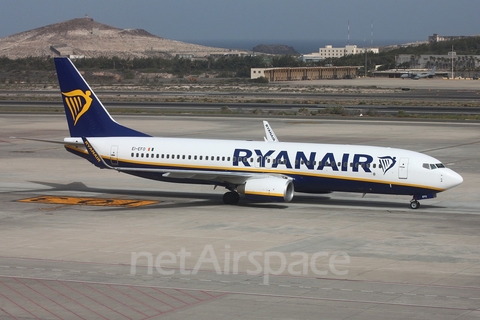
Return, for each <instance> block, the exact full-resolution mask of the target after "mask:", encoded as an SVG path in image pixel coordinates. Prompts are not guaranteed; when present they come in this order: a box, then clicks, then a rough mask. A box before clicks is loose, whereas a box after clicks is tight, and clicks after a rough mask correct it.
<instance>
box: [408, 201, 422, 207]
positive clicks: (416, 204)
mask: <svg viewBox="0 0 480 320" xmlns="http://www.w3.org/2000/svg"><path fill="white" fill-rule="evenodd" d="M410 208H411V209H418V208H420V202H418V201H417V200H414V201H410Z"/></svg>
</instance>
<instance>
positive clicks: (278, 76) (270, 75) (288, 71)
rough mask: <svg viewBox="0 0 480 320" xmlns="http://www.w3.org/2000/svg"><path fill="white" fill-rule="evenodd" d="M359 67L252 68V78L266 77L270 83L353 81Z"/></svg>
mask: <svg viewBox="0 0 480 320" xmlns="http://www.w3.org/2000/svg"><path fill="white" fill-rule="evenodd" d="M357 69H358V67H353V66H341V67H333V66H332V67H300V68H252V69H251V70H250V78H251V79H257V78H260V77H265V78H267V79H268V81H270V82H275V81H300V80H320V79H353V78H355V77H356V76H357Z"/></svg>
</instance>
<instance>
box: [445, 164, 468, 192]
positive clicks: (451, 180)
mask: <svg viewBox="0 0 480 320" xmlns="http://www.w3.org/2000/svg"><path fill="white" fill-rule="evenodd" d="M443 179H444V182H445V184H446V187H447V189H450V188H453V187H456V186H458V185H459V184H461V183H462V182H463V178H462V176H461V175H459V174H458V173H456V172H455V171H453V170H451V169H448V171H446V172H445V174H444V176H443Z"/></svg>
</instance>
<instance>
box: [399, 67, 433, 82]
mask: <svg viewBox="0 0 480 320" xmlns="http://www.w3.org/2000/svg"><path fill="white" fill-rule="evenodd" d="M435 70H437V67H433V69H432V70H431V71H430V72H422V73H413V72H408V73H404V74H402V75H401V76H400V78H402V79H413V80H418V79H421V78H433V77H434V76H435Z"/></svg>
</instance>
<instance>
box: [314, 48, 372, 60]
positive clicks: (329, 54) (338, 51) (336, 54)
mask: <svg viewBox="0 0 480 320" xmlns="http://www.w3.org/2000/svg"><path fill="white" fill-rule="evenodd" d="M365 50H367V51H368V52H372V53H378V48H358V47H357V46H356V45H348V46H345V47H344V48H334V47H332V46H331V45H327V46H325V48H320V49H319V51H318V56H319V57H320V58H322V59H327V58H341V57H344V56H347V55H350V54H363V53H365Z"/></svg>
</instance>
